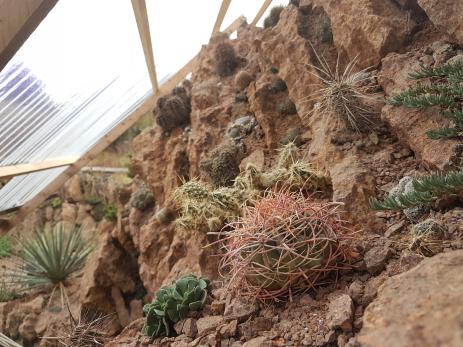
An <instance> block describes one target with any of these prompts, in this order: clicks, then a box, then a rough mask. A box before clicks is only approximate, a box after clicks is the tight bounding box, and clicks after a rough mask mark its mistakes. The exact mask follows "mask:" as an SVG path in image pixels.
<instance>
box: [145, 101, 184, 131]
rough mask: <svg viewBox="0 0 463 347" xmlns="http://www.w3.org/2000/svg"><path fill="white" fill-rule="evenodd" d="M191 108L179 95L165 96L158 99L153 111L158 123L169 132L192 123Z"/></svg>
mask: <svg viewBox="0 0 463 347" xmlns="http://www.w3.org/2000/svg"><path fill="white" fill-rule="evenodd" d="M189 107H190V106H189V105H187V104H185V102H184V100H182V97H180V96H178V95H173V94H171V95H167V96H163V97H161V98H159V99H158V101H157V104H156V108H155V109H154V111H153V112H154V115H155V120H156V123H157V124H158V125H159V126H160V127H161V128H162V129H163V130H164V131H167V132H168V131H171V130H173V129H174V128H177V127H181V126H183V125H185V124H188V123H189V121H190V109H189Z"/></svg>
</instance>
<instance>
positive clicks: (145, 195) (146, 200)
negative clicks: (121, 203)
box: [130, 186, 154, 211]
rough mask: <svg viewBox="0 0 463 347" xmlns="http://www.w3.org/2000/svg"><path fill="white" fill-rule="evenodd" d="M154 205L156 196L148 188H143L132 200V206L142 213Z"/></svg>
mask: <svg viewBox="0 0 463 347" xmlns="http://www.w3.org/2000/svg"><path fill="white" fill-rule="evenodd" d="M153 205H154V195H153V193H152V192H151V190H149V189H148V188H147V187H145V186H142V187H141V188H140V189H139V190H137V191H136V192H135V193H134V194H133V195H132V197H131V199H130V206H132V207H135V208H136V209H138V210H140V211H144V210H146V209H147V208H148V207H151V206H153Z"/></svg>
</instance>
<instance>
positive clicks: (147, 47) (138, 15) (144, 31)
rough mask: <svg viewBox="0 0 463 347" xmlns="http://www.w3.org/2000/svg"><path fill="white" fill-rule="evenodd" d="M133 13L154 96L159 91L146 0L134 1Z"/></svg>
mask: <svg viewBox="0 0 463 347" xmlns="http://www.w3.org/2000/svg"><path fill="white" fill-rule="evenodd" d="M132 8H133V13H134V14H135V19H136V21H137V26H138V33H139V34H140V40H141V44H142V46H143V53H144V54H145V61H146V67H147V68H148V74H149V76H150V80H151V85H152V88H153V94H156V93H157V92H158V90H159V85H158V77H157V74H156V65H155V64H154V53H153V44H152V41H151V33H150V25H149V20H148V13H147V12H146V2H145V0H132Z"/></svg>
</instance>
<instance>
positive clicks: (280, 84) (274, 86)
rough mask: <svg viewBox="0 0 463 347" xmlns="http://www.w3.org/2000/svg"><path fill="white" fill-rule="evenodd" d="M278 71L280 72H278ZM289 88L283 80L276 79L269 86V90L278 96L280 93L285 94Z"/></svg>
mask: <svg viewBox="0 0 463 347" xmlns="http://www.w3.org/2000/svg"><path fill="white" fill-rule="evenodd" d="M277 71H278V70H277ZM286 89H288V87H287V86H286V82H285V81H283V80H282V79H281V78H279V77H278V78H276V79H275V80H274V81H273V82H272V83H270V85H269V86H268V90H269V91H270V92H271V93H273V94H277V93H280V92H284V91H285V90H286Z"/></svg>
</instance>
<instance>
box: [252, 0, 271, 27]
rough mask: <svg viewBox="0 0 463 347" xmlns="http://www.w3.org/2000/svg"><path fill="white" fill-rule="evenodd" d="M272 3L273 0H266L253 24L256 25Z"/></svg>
mask: <svg viewBox="0 0 463 347" xmlns="http://www.w3.org/2000/svg"><path fill="white" fill-rule="evenodd" d="M271 3H272V0H265V1H264V3H263V4H262V6H261V8H260V9H259V11H258V12H257V14H256V16H255V17H254V20H253V21H252V22H251V25H253V26H255V25H256V24H257V22H258V21H259V19H261V18H262V16H263V15H264V13H265V11H266V10H267V8H268V7H269V6H270V4H271Z"/></svg>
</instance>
